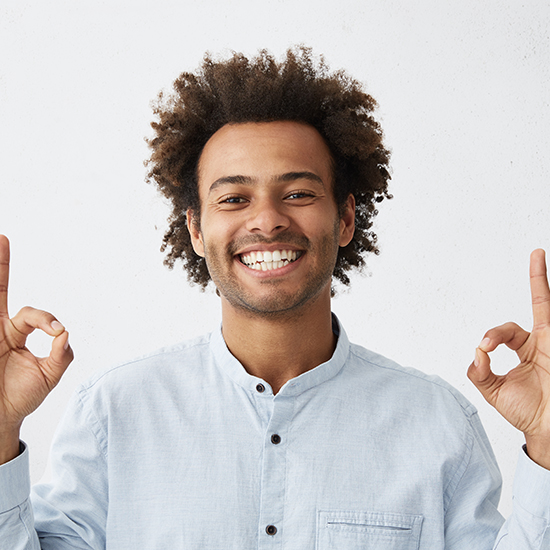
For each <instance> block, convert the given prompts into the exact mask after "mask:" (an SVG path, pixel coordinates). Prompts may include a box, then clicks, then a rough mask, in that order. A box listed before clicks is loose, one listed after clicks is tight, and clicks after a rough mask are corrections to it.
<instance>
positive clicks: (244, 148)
mask: <svg viewBox="0 0 550 550" xmlns="http://www.w3.org/2000/svg"><path fill="white" fill-rule="evenodd" d="M289 172H312V173H314V174H316V175H317V176H319V178H320V179H321V180H322V181H323V182H325V183H326V184H329V183H330V182H331V180H332V157H331V154H330V151H329V148H328V146H327V144H326V143H325V140H324V139H323V137H322V136H321V134H319V132H318V131H317V130H316V129H315V128H313V126H310V125H308V124H305V123H300V122H293V121H276V122H246V123H238V124H226V125H225V126H223V127H222V128H220V129H219V130H218V131H217V132H216V133H215V134H214V135H213V136H212V137H211V138H210V139H209V140H208V142H207V143H206V145H205V146H204V149H203V151H202V154H201V157H200V160H199V167H198V176H199V192H200V194H201V195H203V196H204V194H205V193H207V192H208V189H209V187H210V185H211V184H212V183H213V182H214V181H216V180H218V179H219V178H227V177H232V176H233V177H234V176H245V177H247V178H252V179H254V180H258V181H261V180H263V179H266V180H267V179H272V178H273V177H274V176H278V175H282V174H285V173H289Z"/></svg>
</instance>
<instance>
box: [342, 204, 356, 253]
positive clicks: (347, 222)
mask: <svg viewBox="0 0 550 550" xmlns="http://www.w3.org/2000/svg"><path fill="white" fill-rule="evenodd" d="M354 233H355V197H354V196H353V195H352V194H351V193H350V195H349V197H348V199H347V200H346V204H345V205H344V213H343V214H342V217H341V218H340V242H339V244H340V246H342V247H344V246H347V245H348V244H349V243H350V242H351V239H352V238H353V234H354Z"/></svg>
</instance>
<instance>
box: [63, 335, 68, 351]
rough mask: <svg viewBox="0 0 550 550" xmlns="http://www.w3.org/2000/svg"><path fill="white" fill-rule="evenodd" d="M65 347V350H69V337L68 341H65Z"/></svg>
mask: <svg viewBox="0 0 550 550" xmlns="http://www.w3.org/2000/svg"><path fill="white" fill-rule="evenodd" d="M63 348H64V349H65V351H67V350H68V349H69V339H68V338H67V341H66V342H65V345H64V346H63Z"/></svg>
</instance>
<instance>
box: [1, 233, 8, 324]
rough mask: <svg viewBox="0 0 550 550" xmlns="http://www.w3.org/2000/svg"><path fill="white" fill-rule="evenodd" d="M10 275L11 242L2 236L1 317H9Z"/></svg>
mask: <svg viewBox="0 0 550 550" xmlns="http://www.w3.org/2000/svg"><path fill="white" fill-rule="evenodd" d="M9 273H10V242H9V241H8V238H7V237H6V236H4V235H0V317H8V280H9Z"/></svg>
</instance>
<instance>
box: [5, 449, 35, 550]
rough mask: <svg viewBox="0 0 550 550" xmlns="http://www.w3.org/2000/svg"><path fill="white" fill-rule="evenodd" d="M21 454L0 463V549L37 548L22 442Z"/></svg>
mask: <svg viewBox="0 0 550 550" xmlns="http://www.w3.org/2000/svg"><path fill="white" fill-rule="evenodd" d="M21 447H22V449H23V451H22V452H21V454H20V455H19V456H18V457H16V458H14V459H13V460H11V461H10V462H7V463H6V464H2V465H1V466H0V541H2V548H10V549H11V550H39V548H40V544H39V542H38V537H37V535H36V532H35V530H34V519H33V512H32V508H31V505H30V502H29V493H30V476H29V452H28V449H27V446H26V445H25V444H24V443H21Z"/></svg>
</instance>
